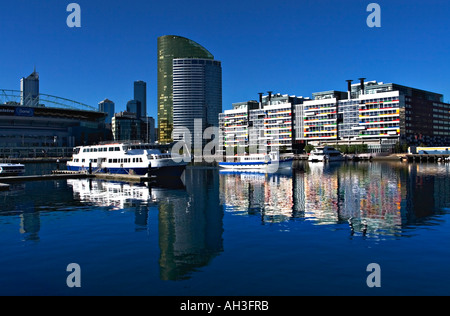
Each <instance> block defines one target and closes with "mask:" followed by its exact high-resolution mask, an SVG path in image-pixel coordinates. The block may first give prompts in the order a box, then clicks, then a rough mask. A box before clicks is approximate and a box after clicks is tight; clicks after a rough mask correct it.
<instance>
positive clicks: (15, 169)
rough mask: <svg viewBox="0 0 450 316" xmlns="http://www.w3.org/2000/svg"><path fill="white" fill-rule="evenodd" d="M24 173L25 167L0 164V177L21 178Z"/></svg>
mask: <svg viewBox="0 0 450 316" xmlns="http://www.w3.org/2000/svg"><path fill="white" fill-rule="evenodd" d="M24 173H25V165H22V164H13V163H0V177H10V176H21V175H23V174H24Z"/></svg>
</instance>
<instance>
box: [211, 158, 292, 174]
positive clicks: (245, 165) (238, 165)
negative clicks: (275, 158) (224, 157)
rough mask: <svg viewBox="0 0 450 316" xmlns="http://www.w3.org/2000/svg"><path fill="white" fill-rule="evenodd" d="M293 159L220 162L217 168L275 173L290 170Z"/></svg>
mask: <svg viewBox="0 0 450 316" xmlns="http://www.w3.org/2000/svg"><path fill="white" fill-rule="evenodd" d="M293 161H294V159H286V160H282V161H279V162H220V163H219V167H220V168H223V169H227V170H256V171H268V172H276V171H277V170H278V169H290V168H292V163H293Z"/></svg>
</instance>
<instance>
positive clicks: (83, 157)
mask: <svg viewBox="0 0 450 316" xmlns="http://www.w3.org/2000/svg"><path fill="white" fill-rule="evenodd" d="M153 147H154V146H152V145H150V144H132V143H111V144H104V145H94V146H79V147H75V148H74V153H73V156H72V160H70V161H68V162H67V170H70V171H86V172H87V171H90V172H92V173H112V174H130V175H141V176H144V175H147V176H157V177H162V176H168V177H179V176H181V174H182V173H183V171H184V169H185V168H186V165H187V162H184V161H182V159H179V160H181V162H176V161H174V158H180V157H181V156H179V155H175V154H171V153H162V152H161V151H160V150H159V149H155V148H153ZM177 160H178V159H177Z"/></svg>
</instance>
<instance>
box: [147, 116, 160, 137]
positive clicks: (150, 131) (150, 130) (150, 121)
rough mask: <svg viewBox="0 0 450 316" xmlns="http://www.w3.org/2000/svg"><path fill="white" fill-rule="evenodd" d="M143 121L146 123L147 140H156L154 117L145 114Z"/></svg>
mask: <svg viewBox="0 0 450 316" xmlns="http://www.w3.org/2000/svg"><path fill="white" fill-rule="evenodd" d="M145 121H146V124H147V142H148V143H154V142H156V141H157V140H158V139H157V138H156V128H155V119H154V118H153V117H151V116H147V117H146V119H145Z"/></svg>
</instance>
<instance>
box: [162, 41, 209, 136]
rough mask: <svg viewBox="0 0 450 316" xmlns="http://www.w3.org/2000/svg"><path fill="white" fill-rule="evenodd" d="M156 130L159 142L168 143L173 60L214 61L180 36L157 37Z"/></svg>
mask: <svg viewBox="0 0 450 316" xmlns="http://www.w3.org/2000/svg"><path fill="white" fill-rule="evenodd" d="M157 44H158V45H157V46H158V87H157V93H158V100H157V104H158V130H159V142H160V143H170V142H172V141H173V139H172V131H173V60H174V59H177V58H199V59H211V60H213V59H214V56H213V55H212V54H211V53H210V52H209V51H208V50H206V49H205V48H204V47H202V46H201V45H200V44H198V43H196V42H194V41H192V40H190V39H188V38H185V37H181V36H176V35H165V36H161V37H158V43H157Z"/></svg>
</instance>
